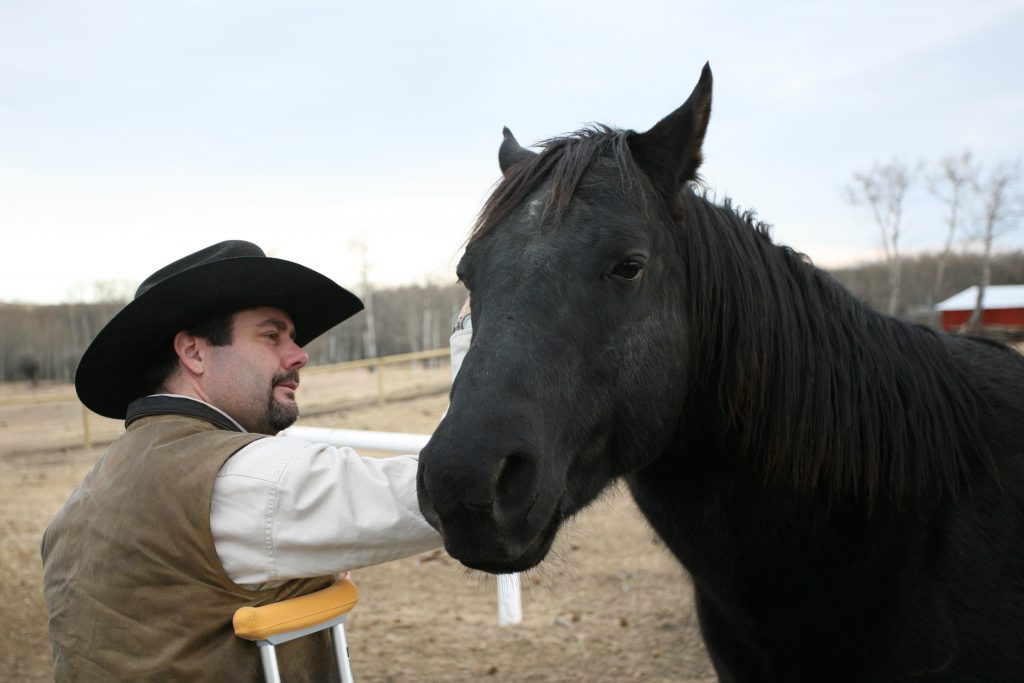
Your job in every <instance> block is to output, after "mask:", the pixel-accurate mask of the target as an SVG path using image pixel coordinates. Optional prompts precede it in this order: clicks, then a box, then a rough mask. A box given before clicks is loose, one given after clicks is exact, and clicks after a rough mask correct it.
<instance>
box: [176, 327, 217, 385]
mask: <svg viewBox="0 0 1024 683" xmlns="http://www.w3.org/2000/svg"><path fill="white" fill-rule="evenodd" d="M208 346H209V345H208V343H207V341H206V340H205V339H203V338H202V337H197V336H195V335H193V334H189V333H188V332H186V331H185V330H181V331H180V332H178V333H177V334H176V335H174V353H175V354H176V355H177V356H178V363H179V364H180V365H181V366H182V367H184V368H185V369H187V370H188V371H189V372H191V373H192V374H193V375H201V374H203V372H204V371H205V370H206V349H207V347H208Z"/></svg>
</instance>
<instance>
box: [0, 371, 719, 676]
mask: <svg viewBox="0 0 1024 683" xmlns="http://www.w3.org/2000/svg"><path fill="white" fill-rule="evenodd" d="M448 372H449V370H448V367H447V366H443V365H442V366H441V367H438V368H436V369H431V370H420V369H413V368H411V367H402V368H389V369H388V370H387V371H386V375H385V378H386V387H387V393H388V395H389V397H391V398H392V399H394V400H392V401H391V402H389V403H388V404H387V405H385V406H379V405H377V400H376V386H377V378H376V376H375V375H373V374H371V373H368V372H365V371H360V372H348V373H343V374H342V373H320V374H313V373H310V374H309V375H308V376H307V377H306V378H304V381H303V386H302V388H301V389H300V391H299V398H300V403H301V405H302V406H303V407H304V412H305V416H304V417H303V418H302V419H301V420H300V422H299V424H305V425H319V426H333V427H344V428H349V429H373V430H382V431H396V432H412V433H429V432H430V431H431V430H432V429H433V428H434V426H436V424H437V422H438V420H439V418H440V415H441V412H442V411H443V409H444V407H445V402H446V391H447V389H446V386H447V378H448ZM69 393H71V388H70V387H67V386H53V387H42V388H39V389H37V390H36V391H34V392H30V391H29V390H28V389H27V388H25V387H23V386H13V385H7V386H0V399H2V400H3V401H7V400H9V399H20V398H23V399H26V400H28V399H32V398H33V397H35V398H37V399H38V398H39V397H42V396H60V395H67V394H69ZM88 425H89V433H90V438H91V440H92V441H93V446H92V447H91V448H85V447H84V446H83V436H84V426H83V421H82V412H81V408H80V407H79V405H78V404H77V403H75V402H70V401H64V402H49V403H39V404H33V405H7V404H5V403H0V623H3V624H5V625H6V626H5V628H4V629H3V631H2V632H0V671H2V672H3V674H0V678H2V679H3V680H12V681H46V680H51V679H52V676H51V674H50V651H49V644H48V641H47V636H46V614H45V609H44V606H43V596H42V589H41V586H40V574H41V565H40V559H39V539H40V537H41V534H42V531H43V529H44V528H45V526H46V524H47V523H48V521H49V519H50V517H51V516H52V515H53V514H54V512H55V511H56V510H57V509H58V508H59V507H60V505H61V503H62V502H63V501H64V499H65V498H66V497H67V495H68V494H69V493H70V492H71V491H72V490H73V489H74V487H75V486H76V484H77V483H78V482H79V481H80V480H81V478H82V477H83V476H84V475H85V473H86V472H87V471H88V470H89V468H90V467H91V466H92V464H93V463H94V462H95V461H96V459H97V458H98V457H99V456H100V455H101V454H102V452H103V448H104V443H103V442H108V441H109V440H110V439H112V438H114V437H115V436H116V435H117V434H118V433H119V432H120V431H121V429H122V427H121V425H120V423H119V422H115V421H112V420H105V419H102V418H98V417H96V416H95V415H92V416H90V417H89V420H88ZM354 579H355V581H356V583H357V584H358V585H359V589H360V593H361V600H360V604H359V606H358V607H357V608H356V610H355V611H354V612H353V613H352V615H351V617H350V619H349V623H348V627H347V632H348V638H349V646H350V649H351V653H352V665H353V671H354V673H355V677H356V680H357V681H360V682H361V683H368V682H382V683H383V682H389V683H390V682H395V683H401V682H405V681H410V682H426V683H430V682H434V681H438V682H443V681H478V680H493V681H512V682H519V681H522V682H526V681H530V682H534V681H566V682H569V681H611V680H638V681H652V682H657V681H673V682H683V683H695V682H698V681H700V682H705V681H714V680H716V679H715V676H714V672H713V670H712V668H711V665H710V663H709V661H708V658H707V655H706V653H705V651H704V648H703V646H702V645H701V641H700V636H699V633H698V629H697V624H696V619H695V615H694V613H693V605H692V595H691V589H690V585H689V582H688V579H687V578H686V576H685V573H684V572H683V570H682V568H681V567H680V566H679V565H678V564H677V563H676V562H675V561H674V560H673V559H672V558H671V557H670V556H669V554H668V552H667V551H666V550H665V548H664V547H663V546H662V545H661V543H660V542H659V541H657V540H656V539H655V538H654V535H653V533H652V532H651V531H650V529H649V528H648V527H647V525H646V523H645V522H644V521H643V519H642V518H641V516H640V515H639V513H638V512H637V511H636V508H635V507H634V505H633V503H632V501H631V500H630V498H629V496H628V495H627V494H625V493H624V492H622V491H613V492H611V493H610V494H609V495H608V496H606V497H605V498H604V499H603V500H601V501H599V502H598V503H597V504H595V505H594V506H592V507H591V508H590V509H588V510H586V511H585V512H584V513H583V514H581V515H580V516H579V517H578V518H577V519H576V520H574V521H572V522H571V523H570V524H569V525H567V528H566V529H565V530H563V532H562V534H561V538H560V540H559V541H558V543H557V544H556V547H555V550H554V552H553V553H552V556H550V557H549V558H548V560H547V561H546V562H545V563H544V564H542V565H541V566H540V567H539V568H537V569H535V570H533V571H531V572H529V573H527V574H526V575H524V576H523V577H522V593H523V596H522V600H523V623H522V624H520V625H517V626H508V627H501V626H499V625H498V620H497V604H496V598H495V595H496V590H495V580H494V578H493V577H491V576H489V575H486V574H481V573H478V572H473V571H470V570H467V569H465V568H464V567H462V566H461V565H459V564H458V563H457V562H455V561H453V560H452V559H451V558H450V557H448V556H447V555H446V554H445V553H444V552H443V551H441V550H438V551H434V552H430V553H426V554H423V555H420V556H417V557H412V558H408V559H406V560H401V561H398V562H392V563H390V564H387V565H382V566H380V567H373V568H368V569H362V570H359V571H358V572H356V573H355V576H354ZM227 616H228V617H230V615H227Z"/></svg>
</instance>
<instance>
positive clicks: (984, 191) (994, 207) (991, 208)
mask: <svg viewBox="0 0 1024 683" xmlns="http://www.w3.org/2000/svg"><path fill="white" fill-rule="evenodd" d="M1021 180H1024V173H1022V169H1021V162H1020V159H1018V160H1016V161H1014V162H1011V163H1002V164H1000V165H998V166H996V167H995V168H994V169H993V170H992V172H991V173H989V174H988V177H987V178H985V180H984V181H982V182H981V183H979V185H978V198H979V203H980V205H981V210H980V213H979V215H978V222H977V228H976V229H975V231H974V235H973V237H974V238H975V239H977V240H979V241H980V242H981V248H982V261H981V277H980V279H979V280H978V297H977V299H975V302H974V310H973V311H972V312H971V317H970V318H969V319H968V320H967V325H966V327H967V331H968V332H971V333H978V332H980V331H981V314H982V311H983V309H984V301H985V288H986V287H988V285H989V284H990V283H991V282H992V245H993V243H994V242H995V240H996V238H998V237H999V236H1000V235H1004V234H1006V233H1007V232H1009V231H1010V230H1013V229H1014V228H1016V227H1017V226H1018V224H1019V223H1020V219H1021V217H1022V216H1024V195H1022V194H1021V190H1020V187H1019V186H1020V184H1021Z"/></svg>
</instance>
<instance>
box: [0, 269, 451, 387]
mask: <svg viewBox="0 0 1024 683" xmlns="http://www.w3.org/2000/svg"><path fill="white" fill-rule="evenodd" d="M122 291H123V289H122ZM465 297H466V290H465V288H464V287H463V286H462V285H460V284H451V285H438V284H430V285H407V286H402V287H393V288H387V289H380V290H377V291H372V292H369V293H364V295H363V299H364V301H366V302H367V303H368V304H370V305H368V306H367V309H368V310H367V311H364V312H362V313H359V314H357V315H355V316H353V317H352V318H351V319H350V320H348V321H346V322H345V323H344V324H342V325H337V326H335V327H334V328H333V329H332V330H330V331H329V332H327V333H325V334H323V335H321V336H320V337H319V338H317V339H315V340H314V341H312V342H311V343H310V344H308V345H307V346H306V351H307V353H308V354H309V357H310V363H311V364H315V365H325V364H328V363H340V362H344V361H349V360H358V359H361V358H366V357H370V356H372V355H382V356H384V355H392V354H397V353H408V352H412V351H422V350H426V349H436V348H443V347H445V346H447V345H448V337H449V335H450V334H451V329H452V322H453V320H454V318H455V316H456V314H457V313H458V311H459V308H461V306H462V302H463V300H464V299H465ZM125 303H126V300H108V301H103V302H101V303H67V304H57V305H35V304H4V303H0V329H2V330H3V335H0V381H4V382H10V381H22V380H27V381H30V382H33V383H36V382H39V381H43V380H47V381H50V380H54V381H60V382H70V381H72V380H73V379H74V376H75V368H76V367H78V361H79V359H80V358H81V357H82V353H83V352H84V351H85V349H86V347H87V346H88V345H89V342H91V341H92V339H93V337H95V336H96V334H97V333H98V332H99V331H100V329H101V328H102V327H103V326H104V325H105V324H106V323H107V321H109V320H110V319H111V318H112V317H113V316H114V314H115V313H117V311H119V310H120V309H121V308H122V307H123V306H124V304H125ZM368 311H369V312H372V324H370V323H371V320H370V313H368ZM371 330H372V333H371ZM370 349H375V350H376V353H373V354H371V353H369V350H370Z"/></svg>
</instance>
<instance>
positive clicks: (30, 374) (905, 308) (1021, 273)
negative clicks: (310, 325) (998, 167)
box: [0, 251, 1024, 382]
mask: <svg viewBox="0 0 1024 683" xmlns="http://www.w3.org/2000/svg"><path fill="white" fill-rule="evenodd" d="M986 262H987V263H988V269H989V277H990V281H991V283H992V284H1018V283H1024V251H1011V252H1002V253H996V254H991V255H989V256H986V255H985V254H984V253H977V252H964V251H957V252H953V253H949V254H944V253H942V252H938V253H929V254H923V255H919V256H914V257H905V256H904V257H901V286H900V288H899V292H898V296H897V297H896V300H895V301H896V303H895V312H896V314H897V315H900V316H902V317H905V318H908V319H911V320H915V321H917V322H921V323H926V324H932V325H938V320H937V318H936V317H935V316H934V315H933V313H932V312H933V308H934V307H933V306H932V303H933V302H937V301H941V300H943V299H946V298H948V297H950V296H952V295H953V294H956V293H957V292H960V291H963V290H964V289H966V288H968V287H970V286H972V285H975V284H977V283H978V278H979V274H980V273H981V272H982V271H983V269H984V266H985V263H986ZM890 267H891V264H890V263H888V262H887V261H881V262H874V263H867V264H863V265H859V266H855V267H848V268H839V269H833V270H831V271H830V272H831V274H832V276H833V277H835V278H836V280H838V281H839V282H840V283H841V284H842V285H843V286H845V287H846V288H847V289H849V290H850V291H851V292H852V293H853V294H854V295H855V296H857V297H858V298H860V299H861V300H862V301H864V302H865V303H867V304H868V305H870V306H872V307H874V308H876V309H877V310H880V311H886V310H888V309H889V308H890V307H891V306H892V296H891V289H890V288H891V284H892V283H891V270H890ZM940 268H941V269H942V270H943V271H944V272H943V276H942V284H941V287H940V288H939V290H937V291H936V290H935V289H934V285H935V281H936V276H937V273H938V272H939V269H940ZM465 296H466V291H465V289H464V288H463V287H462V285H459V284H450V285H438V284H431V285H409V286H403V287H392V288H386V289H380V290H377V291H372V292H370V293H369V296H367V295H366V294H365V293H364V299H366V300H367V303H369V304H370V305H369V306H368V309H369V310H370V311H372V318H373V319H372V324H370V323H371V320H370V319H369V314H368V312H366V311H364V312H362V313H359V314H358V315H356V316H354V317H353V318H352V319H351V320H349V321H347V322H345V323H344V324H342V325H338V326H336V327H334V329H332V330H330V331H329V332H327V333H325V334H323V335H322V336H320V337H319V338H317V339H316V340H314V341H313V342H311V343H310V344H309V345H307V347H306V351H307V352H308V353H309V356H310V363H311V364H313V365H324V364H328V363H340V362H343V361H348V360H357V359H361V358H366V357H370V356H372V355H382V356H385V355H392V354H397V353H408V352H412V351H421V350H426V349H435V348H443V347H444V346H446V345H447V344H448V337H449V335H450V333H451V326H452V321H453V320H454V318H455V315H456V314H457V312H458V310H459V308H460V307H461V305H462V301H463V299H464V298H465ZM123 305H124V302H123V301H112V300H111V301H104V302H102V303H69V304H59V305H46V306H43V305H25V304H0V326H2V329H3V330H4V333H3V335H2V336H0V378H2V381H7V382H9V381H23V380H28V381H41V380H56V381H61V382H70V381H71V380H72V379H73V378H74V373H75V368H76V367H77V365H78V360H79V358H81V355H82V352H83V351H84V350H85V348H86V346H88V344H89V342H90V341H91V340H92V338H93V337H94V336H95V335H96V334H97V333H98V332H99V330H100V328H102V327H103V325H105V324H106V323H107V321H108V320H110V318H111V317H113V315H114V314H115V313H116V312H117V311H118V310H120V308H121V307H122V306H123ZM371 331H372V334H371ZM371 349H375V350H376V353H375V354H372V353H371Z"/></svg>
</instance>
